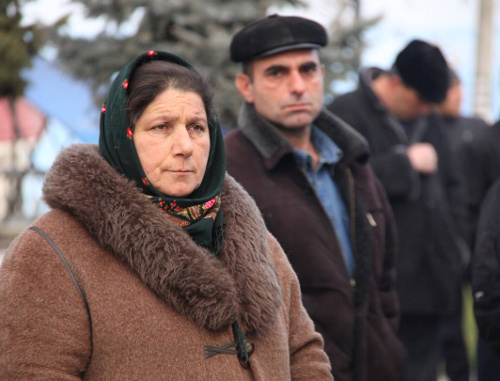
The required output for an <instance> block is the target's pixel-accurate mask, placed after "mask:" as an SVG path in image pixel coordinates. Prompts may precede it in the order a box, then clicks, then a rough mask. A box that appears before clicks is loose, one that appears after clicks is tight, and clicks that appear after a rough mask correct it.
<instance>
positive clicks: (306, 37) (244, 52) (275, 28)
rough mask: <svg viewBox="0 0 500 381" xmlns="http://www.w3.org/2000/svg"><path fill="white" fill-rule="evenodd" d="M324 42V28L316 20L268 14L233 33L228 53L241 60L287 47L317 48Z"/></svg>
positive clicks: (234, 59)
mask: <svg viewBox="0 0 500 381" xmlns="http://www.w3.org/2000/svg"><path fill="white" fill-rule="evenodd" d="M327 43H328V36H327V34H326V30H325V28H323V26H321V25H320V24H318V23H317V22H315V21H312V20H308V19H305V18H302V17H295V16H279V15H271V16H268V17H266V18H265V19H262V20H259V21H257V22H254V23H252V24H249V25H247V26H246V27H244V28H243V29H242V30H240V31H239V32H238V33H236V34H235V35H234V37H233V40H232V41H231V46H230V53H231V60H233V61H234V62H245V61H249V60H251V59H253V58H258V57H265V56H270V55H272V54H276V53H281V52H285V51H288V50H295V49H313V48H320V47H322V46H325V45H326V44H327Z"/></svg>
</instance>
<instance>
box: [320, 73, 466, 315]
mask: <svg viewBox="0 0 500 381" xmlns="http://www.w3.org/2000/svg"><path fill="white" fill-rule="evenodd" d="M380 72H381V71H380V70H377V69H367V70H366V71H362V73H361V76H360V85H359V86H358V88H357V89H356V90H355V91H353V92H351V93H348V94H344V95H342V96H340V97H338V98H337V99H335V100H334V102H333V103H332V104H331V105H330V106H329V107H328V108H329V110H330V111H332V112H333V113H334V114H336V115H338V116H339V117H340V118H342V119H343V120H345V121H346V122H347V123H349V125H351V126H352V127H353V128H355V129H356V130H357V131H358V132H360V133H361V134H362V135H363V136H364V137H365V138H366V139H367V140H368V143H369V144H370V150H371V152H372V155H371V157H370V161H371V163H372V165H373V168H374V170H375V173H376V174H377V176H378V178H379V179H380V180H381V182H382V184H383V185H384V188H385V190H386V192H387V195H388V197H389V199H390V202H391V206H392V209H393V212H394V216H395V220H396V224H397V228H398V233H399V240H398V242H399V256H398V266H397V274H398V281H397V290H398V295H399V296H400V304H401V311H402V314H411V315H427V316H446V315H448V314H450V313H453V312H454V311H455V309H456V308H457V305H458V298H459V293H458V292H457V290H458V289H459V283H460V280H461V275H462V271H463V270H464V267H463V266H464V261H465V259H466V258H465V257H466V254H467V250H468V248H467V246H466V243H465V240H463V238H462V237H463V235H465V230H466V229H465V226H466V220H465V219H466V209H465V184H464V182H463V180H462V178H461V176H460V175H459V173H458V172H457V170H458V165H457V164H456V163H454V162H453V161H452V160H451V154H450V150H449V146H448V144H447V141H446V136H445V134H444V131H443V126H442V125H439V124H437V123H436V124H433V125H432V126H430V124H429V121H428V120H427V119H426V118H425V117H423V118H421V119H418V120H416V121H415V123H413V124H412V125H411V126H408V131H410V132H409V133H408V134H406V133H405V131H404V129H403V127H402V125H401V124H400V123H399V122H398V121H397V120H396V119H395V118H394V116H392V115H391V114H390V113H389V112H388V111H387V109H385V108H384V107H383V106H382V105H381V104H380V103H379V101H378V100H377V98H376V96H375V94H374V93H373V91H372V90H371V86H370V83H371V79H372V78H374V77H375V76H376V75H378V74H379V73H380ZM416 142H427V143H430V144H432V145H433V146H434V148H435V149H436V152H437V154H438V157H439V164H438V166H439V168H438V172H437V173H436V174H433V175H421V174H419V173H418V172H417V171H415V170H414V169H413V168H412V166H411V164H410V160H409V159H408V156H407V154H406V149H407V147H408V145H410V144H411V143H416Z"/></svg>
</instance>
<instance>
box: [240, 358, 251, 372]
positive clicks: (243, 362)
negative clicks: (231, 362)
mask: <svg viewBox="0 0 500 381" xmlns="http://www.w3.org/2000/svg"><path fill="white" fill-rule="evenodd" d="M238 360H239V362H240V365H241V367H242V368H243V369H249V368H250V362H249V361H246V360H245V359H242V358H241V357H240V356H238Z"/></svg>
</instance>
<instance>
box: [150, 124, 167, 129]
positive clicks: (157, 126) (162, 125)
mask: <svg viewBox="0 0 500 381" xmlns="http://www.w3.org/2000/svg"><path fill="white" fill-rule="evenodd" d="M165 128H167V125H166V124H157V125H156V126H154V127H153V128H152V130H164V129H165Z"/></svg>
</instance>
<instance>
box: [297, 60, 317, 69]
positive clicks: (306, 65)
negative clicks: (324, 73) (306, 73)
mask: <svg viewBox="0 0 500 381" xmlns="http://www.w3.org/2000/svg"><path fill="white" fill-rule="evenodd" d="M318 66H319V64H318V63H317V62H314V61H310V62H304V63H303V64H302V65H300V69H311V68H314V67H318Z"/></svg>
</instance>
